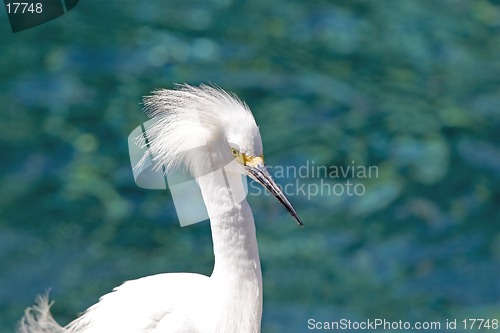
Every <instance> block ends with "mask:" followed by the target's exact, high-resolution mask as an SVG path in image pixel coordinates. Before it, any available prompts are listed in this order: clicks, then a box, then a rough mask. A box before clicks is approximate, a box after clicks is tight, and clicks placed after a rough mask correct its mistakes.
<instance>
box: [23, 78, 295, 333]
mask: <svg viewBox="0 0 500 333" xmlns="http://www.w3.org/2000/svg"><path fill="white" fill-rule="evenodd" d="M145 106H146V107H145V110H146V112H147V113H148V115H149V116H150V117H152V118H153V119H156V122H155V125H154V126H153V127H152V128H150V129H149V130H148V132H147V135H148V138H149V142H148V147H149V151H150V156H151V157H152V160H153V161H154V162H155V163H156V166H155V168H156V169H157V170H163V169H164V170H165V171H166V172H169V171H171V170H173V169H175V168H177V167H179V166H181V165H183V166H184V167H185V168H186V169H187V170H189V171H190V172H191V173H192V174H193V176H194V177H195V178H196V179H197V182H198V184H199V186H200V189H201V192H202V196H203V200H204V202H205V205H206V208H207V211H208V214H209V217H210V226H211V229H212V239H213V248H214V254H215V266H214V270H213V273H212V275H211V276H210V277H207V276H204V275H200V274H191V273H169V274H158V275H153V276H148V277H145V278H141V279H138V280H133V281H127V282H125V283H124V284H123V285H121V286H120V287H117V288H115V289H114V290H113V291H112V292H111V293H109V294H106V295H104V296H103V297H101V299H100V300H99V302H98V303H96V304H95V305H93V306H92V307H90V308H89V309H87V310H86V311H85V312H84V313H83V314H82V315H81V316H80V317H79V318H77V319H76V320H74V321H73V322H71V323H69V324H68V325H67V326H65V327H61V326H59V325H58V324H57V323H56V321H55V320H54V319H53V317H52V316H51V314H50V312H49V310H50V306H51V304H52V303H50V304H49V302H48V297H47V296H39V298H38V300H37V304H36V305H35V306H33V307H31V308H28V309H26V312H25V315H24V317H23V319H22V320H21V321H20V323H19V326H18V332H20V333H28V332H29V333H49V332H50V333H58V332H61V333H62V332H66V333H109V332H120V333H129V332H130V333H139V332H141V333H142V332H144V333H145V332H155V333H156V332H158V333H159V332H165V333H174V332H179V333H180V332H182V333H188V332H192V333H199V332H204V333H247V332H248V333H250V332H251V333H256V332H260V325H261V317H262V273H261V268H260V259H259V253H258V249H257V239H256V236H255V224H254V219H253V215H252V212H251V210H250V206H249V205H248V203H247V201H246V200H245V198H244V190H243V186H242V185H243V184H242V179H241V177H242V176H241V175H242V174H243V175H248V176H250V177H251V178H253V179H255V180H256V181H257V182H259V183H260V184H262V185H263V186H264V187H265V188H266V189H267V190H269V192H270V193H272V194H273V195H274V196H275V197H276V198H277V199H278V200H279V202H280V203H281V204H282V205H283V206H284V207H285V208H286V209H287V210H288V212H289V213H290V214H291V215H292V216H293V218H294V219H295V220H296V221H297V222H298V223H299V224H300V225H302V222H301V220H300V218H299V216H298V215H297V213H296V212H295V209H294V208H293V207H292V205H291V204H290V202H289V201H288V200H287V198H286V197H285V195H284V194H283V192H282V191H281V190H280V188H279V187H278V186H277V185H276V183H275V181H274V180H273V178H272V177H271V175H270V174H269V172H268V170H267V168H266V165H265V164H264V160H263V155H262V142H261V137H260V133H259V129H258V127H257V125H256V123H255V120H254V118H253V115H252V113H251V112H250V109H249V108H248V106H247V105H246V104H245V103H243V102H241V101H240V100H239V99H238V98H237V97H236V96H234V95H230V94H228V93H226V92H225V91H223V90H222V89H219V88H214V87H209V86H205V85H201V86H200V87H199V88H198V87H192V86H189V85H182V86H179V87H178V89H176V90H159V91H156V92H154V94H153V95H152V96H149V97H146V98H145ZM143 144H144V142H143ZM197 147H198V148H199V147H206V149H201V150H200V149H194V148H197Z"/></svg>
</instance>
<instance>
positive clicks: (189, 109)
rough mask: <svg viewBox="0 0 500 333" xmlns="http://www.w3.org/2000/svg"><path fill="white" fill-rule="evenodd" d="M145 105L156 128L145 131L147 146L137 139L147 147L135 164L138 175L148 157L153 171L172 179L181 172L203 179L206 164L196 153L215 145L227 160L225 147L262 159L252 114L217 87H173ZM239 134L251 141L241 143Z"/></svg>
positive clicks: (163, 90) (243, 140)
mask: <svg viewBox="0 0 500 333" xmlns="http://www.w3.org/2000/svg"><path fill="white" fill-rule="evenodd" d="M144 105H145V107H144V111H145V112H146V114H147V115H148V116H149V117H150V118H153V120H154V121H155V122H154V125H152V126H151V127H150V128H149V129H148V130H147V131H146V137H147V142H146V140H145V139H144V137H143V136H142V135H141V136H139V137H138V138H137V139H136V141H137V144H138V145H140V146H141V147H142V148H145V147H146V146H148V147H149V149H148V150H147V151H146V153H145V156H143V158H142V159H141V160H140V161H139V163H138V164H137V166H136V168H138V169H141V168H142V167H143V165H144V163H145V161H146V159H147V158H148V156H149V157H151V160H152V161H153V163H154V168H153V169H154V170H156V171H158V170H161V169H162V168H164V171H165V173H170V172H172V171H174V170H175V169H176V168H179V167H182V166H183V167H185V168H186V169H188V170H189V171H190V172H191V173H192V174H193V175H195V174H196V173H198V172H202V173H206V172H207V171H206V169H205V168H204V167H206V164H207V163H210V159H209V158H206V157H207V155H206V154H200V152H205V151H206V150H205V149H206V147H207V146H208V145H211V144H213V143H215V142H217V143H222V144H223V145H224V147H227V148H228V149H227V154H229V143H231V144H232V145H235V144H236V145H244V146H246V147H247V149H251V150H255V151H248V152H246V151H245V147H241V149H242V151H241V152H242V153H248V154H251V155H254V156H258V155H261V154H262V144H261V143H260V142H261V141H260V134H259V130H258V127H257V124H256V123H255V119H254V118H253V115H252V113H251V111H250V109H249V108H248V106H247V105H246V104H245V103H244V102H242V101H241V100H240V99H238V97H236V96H235V95H233V94H229V93H227V92H225V91H224V90H222V89H220V88H218V87H211V86H207V85H203V84H202V85H200V87H199V88H198V87H193V86H190V85H187V84H183V85H177V86H176V90H167V89H161V90H157V91H154V92H153V95H151V96H146V97H144ZM242 133H243V134H244V133H246V134H247V137H249V138H252V139H245V135H242ZM257 139H258V140H257ZM235 141H239V142H235ZM247 141H248V142H247ZM249 141H251V142H249ZM255 143H257V145H256V144H255ZM220 146H221V145H220V144H219V145H218V148H220ZM203 148H205V149H203ZM235 148H238V149H240V147H235ZM200 149H201V150H200ZM259 150H260V151H259ZM203 155H204V156H203ZM222 160H224V159H222ZM226 161H227V159H226ZM212 162H213V161H212ZM213 167H214V166H213V165H212V166H211V169H212V168H213ZM199 168H202V169H204V170H205V171H202V170H200V169H199Z"/></svg>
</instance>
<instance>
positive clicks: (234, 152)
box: [231, 148, 238, 157]
mask: <svg viewBox="0 0 500 333" xmlns="http://www.w3.org/2000/svg"><path fill="white" fill-rule="evenodd" d="M231 154H233V156H234V157H236V156H238V151H237V150H236V149H234V148H231Z"/></svg>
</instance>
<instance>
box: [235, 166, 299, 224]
mask: <svg viewBox="0 0 500 333" xmlns="http://www.w3.org/2000/svg"><path fill="white" fill-rule="evenodd" d="M245 169H247V171H248V175H249V176H250V177H252V179H254V180H255V181H257V182H259V184H261V185H262V186H264V187H265V188H266V189H267V190H268V191H269V193H271V194H272V195H274V197H275V198H276V199H278V201H279V202H280V203H281V204H282V205H283V207H285V208H286V210H287V211H288V212H289V213H290V215H292V217H293V218H294V219H295V221H297V222H298V223H299V224H300V226H302V227H303V226H304V225H303V224H302V221H301V220H300V217H299V215H298V214H297V212H296V211H295V209H294V208H293V206H292V204H291V203H290V201H288V199H287V198H286V197H285V195H284V194H283V192H282V191H281V190H280V188H279V187H278V185H277V184H276V182H275V181H274V179H273V177H272V176H271V174H270V173H269V171H268V170H267V167H266V165H265V164H264V163H259V164H257V166H256V167H253V166H249V165H245Z"/></svg>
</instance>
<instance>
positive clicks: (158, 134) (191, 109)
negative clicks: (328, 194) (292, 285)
mask: <svg viewBox="0 0 500 333" xmlns="http://www.w3.org/2000/svg"><path fill="white" fill-rule="evenodd" d="M144 104H145V111H146V113H147V114H148V116H150V117H151V118H153V119H155V120H156V121H155V123H154V125H153V126H152V127H151V128H149V129H148V130H147V138H148V142H147V144H148V146H149V154H150V155H151V156H150V157H151V159H152V160H153V161H154V162H155V168H156V169H157V170H160V169H162V168H163V169H164V170H165V172H167V173H168V172H169V171H172V170H173V169H175V168H178V167H181V166H183V167H185V168H187V169H188V170H189V171H190V172H191V174H192V175H193V176H195V177H198V176H203V175H205V174H208V173H210V172H213V171H215V170H219V169H221V168H224V170H225V171H226V172H236V173H241V174H245V175H248V176H250V177H251V178H252V179H254V180H255V181H257V182H259V183H260V184H261V185H262V186H264V187H265V188H266V189H267V190H268V191H269V192H270V193H271V194H273V195H274V196H275V197H276V198H277V199H278V201H279V202H280V203H281V204H282V205H283V206H284V207H285V208H286V209H287V210H288V212H289V213H290V214H291V215H292V216H293V218H294V219H295V220H296V221H297V222H298V223H299V224H300V225H302V222H301V220H300V218H299V216H298V214H297V212H296V211H295V209H294V208H293V206H292V205H291V204H290V202H289V201H288V199H287V198H286V196H285V195H284V194H283V192H282V191H281V189H280V188H279V187H278V185H277V184H276V182H275V181H274V179H273V178H272V176H271V174H270V173H269V171H268V169H267V167H266V165H265V163H264V157H263V150H262V140H261V137H260V132H259V128H258V126H257V124H256V123H255V119H254V117H253V115H252V113H251V111H250V109H249V108H248V106H247V105H246V104H245V103H243V102H242V101H240V100H239V99H238V98H237V97H236V96H235V95H232V94H228V93H227V92H225V91H223V90H222V89H220V88H217V87H210V86H206V85H201V86H200V87H199V88H198V87H192V86H189V85H187V84H186V85H180V86H178V87H177V89H176V90H158V91H155V92H154V93H153V95H152V96H147V97H145V98H144ZM142 144H143V145H146V142H145V141H143V142H142ZM143 160H144V159H143Z"/></svg>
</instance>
